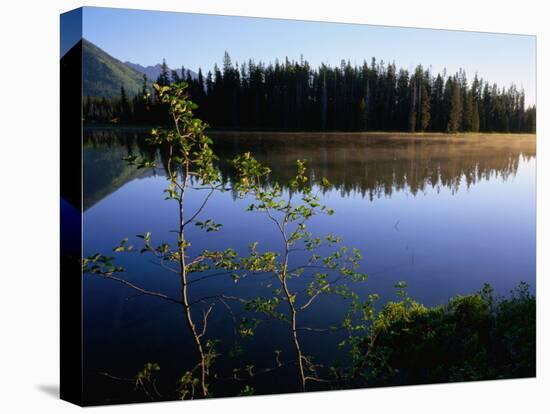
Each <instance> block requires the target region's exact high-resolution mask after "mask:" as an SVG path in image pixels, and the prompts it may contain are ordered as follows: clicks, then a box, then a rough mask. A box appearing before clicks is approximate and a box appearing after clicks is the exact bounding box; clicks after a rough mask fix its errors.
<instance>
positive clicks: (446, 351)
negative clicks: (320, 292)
mask: <svg viewBox="0 0 550 414" xmlns="http://www.w3.org/2000/svg"><path fill="white" fill-rule="evenodd" d="M398 287H399V290H400V295H401V300H400V301H397V302H388V303H387V304H386V305H385V306H384V307H383V308H382V309H381V310H380V311H379V312H375V313H372V309H371V308H370V307H365V308H363V309H362V313H363V319H364V320H365V321H368V324H367V325H359V330H358V331H357V328H358V326H353V328H355V330H354V329H352V330H351V331H350V332H358V333H357V334H356V333H353V334H352V335H351V336H350V338H349V340H348V343H349V345H350V346H351V352H352V356H353V366H352V368H351V369H350V371H349V372H348V375H349V378H350V380H351V381H352V383H353V384H354V385H356V386H362V387H367V386H382V385H385V386H387V385H411V384H429V383H438V382H454V381H476V380H491V379H503V378H523V377H533V376H535V375H536V301H535V297H534V296H533V295H531V294H530V292H529V287H528V286H527V284H525V283H523V282H522V283H520V284H519V285H518V287H517V288H516V289H515V290H513V291H512V292H511V294H510V296H509V297H508V298H500V299H497V298H495V296H494V295H493V290H492V288H491V287H490V286H489V285H487V284H486V285H485V286H484V287H483V289H482V290H481V291H480V292H478V293H475V294H471V295H467V296H455V297H453V298H451V299H450V300H449V302H448V303H447V304H446V305H441V306H435V307H426V306H424V305H422V304H421V303H418V302H416V301H414V300H412V299H411V298H410V297H409V296H408V295H407V294H406V292H405V290H404V284H401V285H400V286H398ZM356 310H357V309H356Z"/></svg>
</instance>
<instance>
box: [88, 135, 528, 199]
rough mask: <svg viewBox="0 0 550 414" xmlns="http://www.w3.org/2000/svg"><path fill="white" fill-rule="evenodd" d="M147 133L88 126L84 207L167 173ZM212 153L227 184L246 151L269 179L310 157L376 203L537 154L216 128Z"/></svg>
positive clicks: (515, 139) (497, 174)
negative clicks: (147, 167) (132, 159)
mask: <svg viewBox="0 0 550 414" xmlns="http://www.w3.org/2000/svg"><path fill="white" fill-rule="evenodd" d="M147 135H148V131H146V130H126V129H113V128H111V129H101V128H90V129H85V131H84V164H85V168H84V208H85V209H88V208H89V207H91V206H92V205H93V204H95V203H96V202H98V201H100V200H101V199H103V198H104V197H106V196H107V195H109V194H111V193H112V192H114V191H116V190H117V189H119V188H121V187H122V186H123V185H124V184H126V183H128V182H130V181H132V180H134V179H137V178H143V177H147V176H151V175H155V174H156V175H164V174H165V172H164V171H165V167H166V162H167V154H166V153H165V152H163V151H162V150H161V151H155V150H154V149H153V148H152V147H150V146H149V145H148V144H147V143H146V140H145V139H146V137H147ZM209 135H210V136H211V137H212V139H213V140H214V150H215V152H216V154H217V155H218V157H219V162H218V168H219V170H220V172H221V174H222V177H223V179H224V181H225V182H227V183H231V182H232V181H233V180H234V179H235V176H234V171H233V169H232V168H231V165H230V162H229V160H231V159H233V158H234V157H235V156H236V155H238V154H242V153H244V152H251V153H252V154H253V155H254V156H255V157H256V158H257V159H258V161H260V162H262V163H264V164H265V165H267V166H269V167H270V168H271V170H272V172H271V174H270V180H271V181H273V182H274V181H276V182H279V183H280V184H281V185H283V186H284V185H285V184H286V183H287V182H288V181H289V180H290V178H291V177H292V176H293V174H294V173H295V162H296V160H297V159H305V160H307V162H308V166H309V168H310V173H311V176H312V178H321V177H326V178H327V179H328V180H329V181H330V182H331V183H332V184H333V185H334V186H335V188H336V189H337V190H338V191H339V192H340V194H341V196H342V197H347V196H349V195H355V194H360V195H361V196H362V197H364V198H368V199H370V200H373V199H375V198H378V197H390V196H391V195H392V194H393V193H394V192H400V191H406V192H408V193H410V194H412V195H416V194H418V193H423V192H425V191H427V190H435V191H438V190H439V189H441V188H443V187H446V188H449V189H450V190H451V192H452V193H453V194H454V193H455V192H457V191H459V189H460V188H462V186H465V188H469V187H470V186H472V185H474V184H476V183H478V182H480V181H483V180H489V179H491V178H498V179H502V180H508V179H509V178H511V177H514V176H515V174H516V173H517V170H518V166H519V163H520V161H521V160H522V159H525V160H530V159H531V158H532V157H535V150H536V149H535V138H534V136H533V135H518V134H515V135H499V134H495V135H490V134H487V135H478V136H472V135H445V134H431V135H430V134H427V135H416V136H414V137H412V136H410V135H405V134H380V135H376V134H368V135H365V136H361V134H347V133H331V134H322V133H315V134H308V133H242V132H231V133H216V132H212V133H210V134H209ZM131 154H132V155H139V156H142V157H147V158H155V159H156V164H157V166H159V168H156V169H155V170H154V171H143V170H136V169H135V167H132V166H129V165H127V164H126V163H125V162H124V161H122V157H124V156H127V155H131Z"/></svg>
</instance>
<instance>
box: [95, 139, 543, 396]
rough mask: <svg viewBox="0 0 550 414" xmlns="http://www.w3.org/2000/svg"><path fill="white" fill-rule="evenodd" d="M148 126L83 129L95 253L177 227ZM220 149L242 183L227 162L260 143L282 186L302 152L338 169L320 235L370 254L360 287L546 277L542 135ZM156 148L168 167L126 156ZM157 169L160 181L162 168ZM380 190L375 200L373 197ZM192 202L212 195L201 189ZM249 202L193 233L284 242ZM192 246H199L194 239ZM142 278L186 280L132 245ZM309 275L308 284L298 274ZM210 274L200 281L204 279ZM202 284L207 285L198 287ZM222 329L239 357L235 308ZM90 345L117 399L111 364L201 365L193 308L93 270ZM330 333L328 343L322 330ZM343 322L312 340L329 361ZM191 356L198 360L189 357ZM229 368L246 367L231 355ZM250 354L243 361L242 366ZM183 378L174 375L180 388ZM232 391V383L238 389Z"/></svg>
mask: <svg viewBox="0 0 550 414" xmlns="http://www.w3.org/2000/svg"><path fill="white" fill-rule="evenodd" d="M146 135H147V131H145V130H141V131H139V130H134V131H131V130H121V129H114V130H113V129H111V130H107V129H88V130H86V131H85V135H84V144H85V148H84V192H85V194H84V203H85V207H86V209H87V211H86V213H85V214H84V236H85V237H84V250H85V254H93V253H95V252H103V253H108V252H111V251H112V248H113V247H114V246H116V245H118V243H119V242H120V240H121V239H122V238H123V237H130V242H131V243H133V244H134V245H136V244H138V243H139V241H138V240H137V239H136V237H135V235H136V234H142V233H143V232H145V231H151V233H152V234H153V235H154V237H155V238H156V237H158V240H165V239H166V240H168V241H170V239H169V238H170V237H173V234H174V233H173V232H172V230H173V226H174V219H175V214H176V211H175V210H174V208H175V206H174V204H173V203H170V202H166V201H164V195H163V192H162V191H163V189H164V188H165V187H166V180H165V179H164V174H165V173H164V170H163V167H162V166H163V165H164V164H165V162H166V155H165V154H164V153H163V151H156V150H155V149H154V148H151V147H150V146H148V145H147V144H146V143H145V140H144V138H145V137H146ZM210 135H211V136H212V137H213V138H214V142H215V150H216V152H217V154H218V155H219V156H220V159H221V161H220V163H219V165H218V167H219V169H220V171H221V172H222V175H223V178H224V180H226V181H227V182H231V181H232V180H233V179H234V176H233V170H232V169H231V168H230V165H229V163H228V162H227V161H225V160H227V159H231V158H233V157H234V156H235V155H237V154H240V153H242V152H246V151H250V152H252V153H253V154H254V155H255V156H256V158H258V160H259V161H261V162H263V163H265V164H267V165H269V166H270V167H271V168H272V174H271V179H272V180H277V181H280V182H281V183H282V184H284V183H285V182H287V181H288V179H289V178H290V177H291V176H292V174H293V173H294V163H295V160H296V159H298V158H305V159H307V160H308V161H309V166H310V167H311V174H312V175H313V176H316V177H320V176H325V177H327V178H328V179H329V180H330V181H331V182H332V183H333V184H334V185H335V186H336V188H335V189H333V190H331V191H328V192H327V193H325V194H323V195H322V202H323V204H327V205H328V206H329V207H331V208H334V209H335V212H336V213H335V214H334V216H331V217H325V216H323V217H314V218H313V219H312V221H311V230H312V231H313V232H314V234H315V235H321V236H322V235H325V234H328V233H333V234H337V235H340V236H342V237H343V240H344V244H346V245H348V246H350V247H357V248H359V249H360V250H361V251H362V252H363V255H364V260H363V261H362V263H361V269H360V270H361V271H363V272H366V273H367V274H368V275H369V279H368V281H367V282H365V283H362V284H357V285H355V286H354V287H353V288H354V290H355V291H357V293H358V294H359V295H360V296H361V297H366V295H367V294H370V293H378V294H380V295H381V297H382V298H383V300H384V301H385V300H391V299H393V298H395V288H394V285H395V283H396V282H398V281H401V280H404V281H406V282H407V283H408V285H409V293H410V294H411V296H412V297H414V298H416V299H418V300H419V301H421V302H423V303H425V304H426V305H435V304H441V303H445V302H446V301H447V300H448V298H449V297H451V296H455V295H457V294H468V293H472V292H474V291H476V290H478V289H479V288H480V287H481V286H482V285H483V283H484V282H488V283H490V284H491V285H492V286H493V287H494V288H495V292H496V293H497V294H498V295H502V294H506V293H507V292H508V291H509V290H510V289H512V288H513V287H515V286H516V285H517V283H518V282H519V281H520V280H524V281H526V282H528V283H529V284H530V285H531V286H532V287H533V288H534V284H535V239H536V238H535V204H536V203H535V180H534V177H535V175H534V174H535V140H534V139H533V137H522V136H509V137H507V136H499V137H495V136H491V137H480V138H475V139H473V138H471V137H460V136H452V137H446V136H442V135H440V136H437V137H430V136H427V137H422V138H415V139H410V138H405V137H403V136H392V137H388V136H384V137H382V136H380V137H376V136H372V135H369V136H368V137H360V136H358V134H351V135H350V134H326V135H325V134H314V135H307V134H260V135H255V134H251V133H250V134H227V133H225V134H221V133H218V134H210ZM129 154H135V155H141V156H144V157H155V158H156V162H157V165H159V166H160V167H159V168H157V169H156V170H155V171H150V170H149V171H143V170H136V169H135V168H134V167H131V166H127V165H126V163H125V162H124V161H122V160H121V159H122V157H124V156H126V155H129ZM154 175H158V176H159V177H155V176H154ZM370 200H373V201H370ZM187 201H188V202H189V203H190V205H189V206H190V208H191V210H193V209H196V208H197V207H198V206H199V204H200V202H201V201H202V197H189V198H188V199H187ZM247 206H248V200H235V199H234V197H233V198H232V194H230V193H227V192H226V193H216V194H215V195H214V196H213V197H212V199H211V200H210V201H209V204H208V207H207V211H205V217H212V218H214V219H216V221H219V222H220V223H223V225H224V226H223V229H222V230H221V231H220V232H218V233H215V234H211V233H208V234H206V233H204V232H202V231H200V230H198V229H195V228H190V229H189V232H190V233H189V238H190V240H193V247H194V248H196V249H202V248H208V249H211V250H216V249H225V248H227V247H232V248H234V249H235V250H236V251H238V252H242V253H244V252H246V251H247V248H248V245H249V243H251V242H253V241H258V242H259V246H260V248H261V249H263V250H277V249H279V248H280V246H279V245H278V244H276V242H275V241H274V240H273V239H274V237H273V231H274V229H273V228H272V226H271V223H270V222H269V221H266V220H265V217H263V216H262V215H255V214H250V213H247V212H246V211H245V210H246V207H247ZM193 247H192V248H193ZM117 263H118V264H120V265H122V266H123V267H125V268H126V269H128V276H129V277H131V278H132V280H134V281H136V283H138V284H140V285H143V286H147V287H149V288H150V289H152V290H156V291H161V292H170V291H174V289H177V288H178V285H177V283H179V282H178V281H177V279H175V278H173V277H171V276H172V275H171V274H169V273H170V272H166V271H164V270H163V269H162V268H160V267H159V266H158V265H157V264H156V263H153V262H151V260H150V258H149V257H148V256H146V255H139V254H135V255H120V256H117ZM296 281H297V283H298V282H299V280H296ZM199 285H200V284H197V286H199ZM271 289H272V287H271V285H270V283H269V281H268V280H263V279H255V278H250V279H246V280H244V281H242V282H240V283H239V284H238V285H236V284H235V283H234V282H233V281H232V280H231V279H230V278H227V279H216V278H213V279H209V280H207V281H205V285H201V287H200V288H199V287H197V290H196V293H195V294H196V295H197V297H202V296H208V295H209V294H217V293H220V292H223V293H227V294H234V295H239V296H245V297H257V296H263V295H265V294H268V293H269V292H271ZM194 291H195V290H194ZM322 300H323V301H324V302H322V303H321V304H320V305H319V307H317V308H314V309H312V310H310V312H311V313H310V314H308V315H307V316H306V318H307V320H304V323H307V324H308V325H310V326H316V327H326V326H327V325H330V324H337V323H338V321H341V316H342V315H344V314H345V312H346V310H347V309H348V304H347V303H346V302H345V301H338V300H334V299H333V298H328V297H327V298H323V299H322ZM213 318H214V319H213V320H212V322H211V323H212V325H211V326H212V329H213V330H214V331H215V332H216V338H219V339H221V340H222V343H221V345H220V351H221V353H222V355H227V354H228V352H229V350H230V348H231V346H232V344H233V334H234V333H233V330H232V327H233V325H232V324H231V323H228V320H227V318H228V315H227V312H226V311H225V308H219V309H218V310H217V311H215V312H214V314H213ZM84 324H85V330H84V331H85V336H84V341H85V342H84V344H85V345H84V351H85V366H84V368H85V372H86V376H85V380H86V381H87V387H86V388H87V389H88V390H93V392H92V393H91V394H90V398H92V397H94V398H95V399H96V400H107V399H108V398H117V395H118V394H117V391H116V390H114V389H113V381H111V380H109V379H105V378H104V377H101V376H100V375H98V373H101V372H106V371H107V370H110V371H111V372H112V373H115V374H117V375H120V376H123V377H124V376H126V377H127V376H131V375H134V374H135V369H136V367H139V366H141V365H142V364H143V362H144V361H156V362H158V363H160V365H161V366H162V367H163V368H162V369H163V373H164V374H163V375H166V378H169V379H171V378H178V375H181V373H182V372H185V370H187V369H189V366H188V364H187V362H188V359H186V358H188V356H189V355H190V352H191V350H192V349H193V348H192V344H191V343H190V338H188V337H187V336H186V334H185V330H183V329H182V326H183V324H184V321H183V319H182V317H181V312H178V311H177V310H175V308H174V307H173V306H171V304H168V305H167V304H166V303H165V302H163V301H158V300H155V298H146V297H131V299H130V298H129V294H128V291H127V290H126V289H125V288H124V287H121V286H118V285H113V284H112V283H110V281H105V280H100V279H98V278H91V277H90V278H85V279H84ZM284 329H286V327H281V326H280V325H277V324H276V323H270V324H265V325H261V326H260V328H259V330H258V333H257V335H256V336H255V340H254V341H255V342H254V343H253V345H252V343H250V345H249V346H248V348H247V349H246V352H245V355H246V362H243V364H244V363H246V364H255V365H256V366H258V367H260V366H265V365H266V361H268V363H269V361H272V358H273V354H272V350H273V349H280V350H282V351H283V353H282V355H283V356H286V355H291V352H292V351H291V349H289V346H288V341H287V337H286V336H285V332H286V331H285V330H284ZM321 338H322V339H321ZM342 339H343V333H342V332H336V333H334V334H330V335H329V336H324V337H320V336H319V334H317V333H312V334H311V335H307V336H304V340H305V341H307V343H306V348H307V349H309V350H311V352H312V354H313V356H314V357H315V359H316V360H318V361H332V360H334V359H335V358H336V355H335V352H338V351H335V349H337V347H336V345H337V344H338V343H339V342H340V341H341V340H342ZM174 349H178V352H179V354H178V358H174V354H173V352H174ZM190 358H191V357H190ZM219 364H222V365H221V368H224V367H225V365H224V364H227V367H226V368H227V369H229V368H230V367H233V366H235V365H234V364H233V363H232V362H231V361H227V360H225V359H221V360H220V361H219ZM243 364H241V365H243ZM221 368H220V369H221ZM289 378H292V374H291V373H290V374H289V373H288V372H286V371H285V372H281V373H279V374H277V375H273V376H266V377H265V378H263V379H260V378H258V383H255V384H254V387H255V388H256V390H257V391H258V393H267V392H269V393H273V392H285V391H289V390H291V389H294V388H293V386H292V384H291V383H289ZM170 385H171V384H168V386H170ZM226 391H227V392H228V393H229V391H230V390H229V389H227V390H226Z"/></svg>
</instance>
